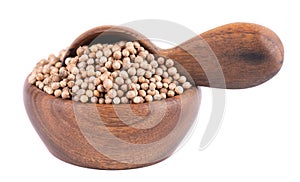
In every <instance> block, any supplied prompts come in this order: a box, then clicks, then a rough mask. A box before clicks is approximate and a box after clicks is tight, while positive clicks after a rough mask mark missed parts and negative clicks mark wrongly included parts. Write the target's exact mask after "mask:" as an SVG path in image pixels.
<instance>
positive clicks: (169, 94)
mask: <svg viewBox="0 0 300 182" xmlns="http://www.w3.org/2000/svg"><path fill="white" fill-rule="evenodd" d="M167 95H168V97H174V96H175V92H174V91H173V90H169V91H168V92H167Z"/></svg>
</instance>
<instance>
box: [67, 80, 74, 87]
mask: <svg viewBox="0 0 300 182" xmlns="http://www.w3.org/2000/svg"><path fill="white" fill-rule="evenodd" d="M67 85H68V87H69V88H72V87H73V86H74V85H75V82H74V81H68V83H67Z"/></svg>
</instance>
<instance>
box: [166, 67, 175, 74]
mask: <svg viewBox="0 0 300 182" xmlns="http://www.w3.org/2000/svg"><path fill="white" fill-rule="evenodd" d="M168 73H169V75H170V76H173V75H175V74H176V73H177V69H176V68H175V67H171V68H169V69H168Z"/></svg>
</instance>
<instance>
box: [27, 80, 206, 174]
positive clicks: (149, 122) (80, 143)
mask: <svg viewBox="0 0 300 182" xmlns="http://www.w3.org/2000/svg"><path fill="white" fill-rule="evenodd" d="M200 98H201V91H200V89H199V88H192V89H189V90H186V91H185V92H184V93H183V94H182V95H180V96H175V97H173V98H168V99H166V100H161V101H154V102H151V103H143V104H120V105H111V104H90V103H88V104H86V103H85V104H83V103H80V102H75V101H72V100H63V99H61V98H56V97H54V96H52V95H48V94H47V93H45V92H43V91H41V90H39V89H38V88H37V87H35V86H34V85H30V84H29V83H28V82H27V80H26V81H25V84H24V103H25V107H26V111H27V114H28V116H29V118H30V121H31V123H32V125H33V126H34V128H35V130H36V131H37V133H38V134H39V136H40V137H41V139H42V140H43V142H44V144H45V145H46V147H47V148H48V150H49V151H50V152H51V153H52V154H53V155H54V156H56V157H57V158H59V159H61V160H63V161H65V162H68V163H71V164H75V165H78V166H82V167H88V168H97V169H129V168H137V167H144V166H148V165H151V164H155V163H157V162H160V161H162V160H164V159H166V158H168V157H169V156H170V155H171V154H172V153H173V152H174V151H175V150H176V148H177V147H178V146H179V144H180V142H181V141H182V140H183V139H184V137H185V136H186V134H187V133H188V131H189V129H190V128H191V126H193V123H194V121H195V119H196V116H197V113H198V110H199V106H200Z"/></svg>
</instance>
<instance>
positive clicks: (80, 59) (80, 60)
mask: <svg viewBox="0 0 300 182" xmlns="http://www.w3.org/2000/svg"><path fill="white" fill-rule="evenodd" d="M88 59H89V57H88V55H86V54H83V55H82V56H80V57H79V62H84V61H86V60H88ZM77 66H78V65H77Z"/></svg>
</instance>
